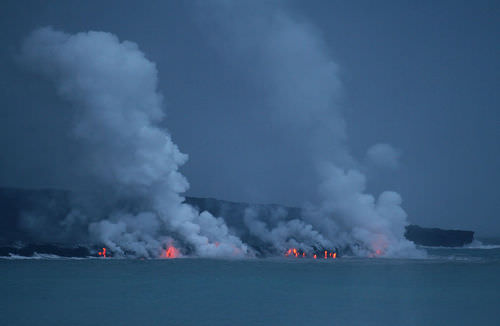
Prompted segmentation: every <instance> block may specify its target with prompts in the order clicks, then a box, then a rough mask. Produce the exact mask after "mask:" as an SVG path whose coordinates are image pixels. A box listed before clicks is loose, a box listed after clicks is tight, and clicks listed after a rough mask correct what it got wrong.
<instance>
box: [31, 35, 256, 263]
mask: <svg viewBox="0 0 500 326" xmlns="http://www.w3.org/2000/svg"><path fill="white" fill-rule="evenodd" d="M22 59H23V60H24V62H25V63H26V64H27V65H29V66H30V67H31V68H32V69H33V70H35V71H37V72H40V73H41V74H42V75H44V76H46V77H48V78H49V79H50V80H52V81H54V82H55V85H56V87H57V92H58V94H59V95H60V96H61V97H62V98H63V99H65V100H66V101H67V102H68V110H71V111H72V116H73V123H74V125H73V126H72V128H71V137H73V138H74V139H75V141H76V144H77V146H78V149H77V151H76V152H77V162H78V169H79V173H80V174H81V175H83V176H84V177H85V178H87V179H88V180H89V181H88V182H89V183H90V184H91V185H92V187H93V189H94V190H101V192H100V193H102V194H104V198H101V199H102V201H106V200H108V201H109V200H113V201H115V202H116V201H120V200H122V201H127V200H132V199H133V200H137V199H138V198H139V199H141V200H143V201H145V202H147V203H148V204H147V205H145V206H147V207H148V209H144V210H138V211H137V212H134V213H130V212H127V211H126V210H123V211H120V210H114V211H112V212H110V213H109V214H107V215H106V216H102V215H96V216H85V217H81V216H80V217H79V218H78V220H87V222H88V225H89V226H88V232H89V235H90V238H91V240H92V241H94V242H101V243H104V244H105V245H107V246H108V247H110V248H111V249H113V251H114V252H116V253H132V254H135V255H141V256H148V257H149V256H153V257H155V256H158V255H159V253H160V250H161V247H162V245H164V244H166V243H167V242H171V241H173V240H176V241H181V242H183V243H185V244H186V245H187V246H188V247H191V248H193V250H194V253H195V254H196V255H200V256H218V255H245V254H247V253H248V248H247V247H246V245H244V244H243V243H242V242H241V241H240V240H239V239H238V238H237V237H235V236H234V235H232V234H231V232H230V231H229V230H228V228H227V226H226V225H225V223H224V220H223V219H221V218H216V217H214V216H212V215H211V214H209V213H208V212H202V213H201V214H200V213H199V212H198V211H197V210H196V209H194V208H193V207H191V206H189V205H187V204H185V203H183V200H184V198H183V197H182V196H181V193H183V192H185V191H186V190H187V189H188V187H189V184H188V182H187V180H186V179H185V178H184V176H183V175H182V174H181V173H180V172H179V171H178V168H179V166H181V165H182V164H184V163H185V162H186V160H187V155H185V154H183V153H181V152H180V151H179V149H178V148H177V146H176V145H175V144H174V143H173V142H172V139H171V137H170V135H169V134H168V133H167V132H165V131H164V130H162V129H160V128H159V127H158V126H157V124H158V123H159V122H160V121H161V120H162V119H163V118H164V114H163V111H162V96H161V95H160V94H159V93H158V91H157V70H156V66H155V65H154V63H152V62H150V61H149V60H147V59H146V58H145V56H144V54H143V53H142V52H141V51H140V50H139V48H138V46H137V45H136V44H135V43H132V42H129V41H123V42H120V41H119V40H118V38H117V37H116V36H114V35H112V34H110V33H104V32H88V33H78V34H74V35H70V34H66V33H63V32H60V31H56V30H54V29H52V28H41V29H38V30H35V31H34V32H33V33H32V34H31V35H30V36H29V37H28V38H27V39H26V41H25V42H24V45H23V48H22ZM75 216H79V214H77V213H73V214H71V216H68V217H67V218H66V220H65V221H64V223H65V226H66V227H68V228H70V227H71V226H72V224H73V221H74V219H75Z"/></svg>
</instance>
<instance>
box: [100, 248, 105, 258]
mask: <svg viewBox="0 0 500 326" xmlns="http://www.w3.org/2000/svg"><path fill="white" fill-rule="evenodd" d="M98 254H99V256H102V257H104V258H106V248H102V251H99V252H98Z"/></svg>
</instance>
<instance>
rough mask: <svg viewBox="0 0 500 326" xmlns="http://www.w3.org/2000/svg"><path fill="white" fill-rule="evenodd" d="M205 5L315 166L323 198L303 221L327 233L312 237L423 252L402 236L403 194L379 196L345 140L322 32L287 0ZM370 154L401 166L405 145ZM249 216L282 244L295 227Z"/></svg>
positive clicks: (224, 41) (228, 53)
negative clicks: (272, 224)
mask: <svg viewBox="0 0 500 326" xmlns="http://www.w3.org/2000/svg"><path fill="white" fill-rule="evenodd" d="M199 7H200V8H201V9H202V11H200V12H201V13H202V14H200V15H199V16H200V21H201V24H203V25H204V27H207V26H208V27H209V28H204V30H205V31H208V32H207V35H208V37H209V38H210V39H211V40H212V43H213V45H214V48H215V49H216V50H217V51H220V53H221V55H222V56H224V57H225V58H226V59H227V60H228V61H230V62H232V63H233V65H234V67H235V68H236V69H238V67H239V66H240V64H239V62H244V63H245V64H244V65H243V66H241V67H239V68H240V69H241V70H242V72H247V71H251V72H252V74H253V76H252V80H253V82H254V85H255V87H259V85H262V84H263V85H264V86H265V88H266V92H265V93H266V94H268V96H267V97H266V103H267V112H264V114H267V115H268V116H269V119H272V120H273V122H274V124H276V125H278V126H281V127H282V128H283V133H284V134H286V135H288V139H289V140H290V142H293V145H294V147H296V148H298V149H299V152H300V153H301V154H302V155H303V156H306V157H307V156H308V157H310V159H311V162H310V164H311V166H316V169H317V176H318V179H319V180H321V182H320V185H319V186H318V189H319V190H318V194H319V199H320V200H319V203H317V204H315V205H310V207H309V209H308V211H307V213H306V214H305V215H304V216H303V219H304V220H305V222H302V221H300V223H302V224H303V226H302V228H304V230H306V229H307V230H310V231H311V232H312V233H314V232H316V231H314V230H319V231H320V232H321V233H322V234H323V235H321V234H319V233H314V235H313V234H311V239H313V240H312V242H323V241H324V239H325V238H326V239H327V240H328V241H329V242H330V243H333V244H335V245H338V246H341V247H342V246H350V247H351V249H353V250H354V251H355V253H356V254H360V255H371V254H373V253H374V252H378V253H380V254H382V255H385V256H400V255H402V256H408V255H410V256H419V255H421V253H420V252H418V251H417V250H416V248H415V246H414V245H413V244H412V243H410V242H409V241H407V240H406V239H404V237H403V234H404V226H405V225H406V224H408V222H407V220H406V217H407V215H406V213H405V211H404V210H403V209H402V207H401V203H402V199H401V196H399V194H397V193H395V192H392V191H386V192H383V193H382V194H380V196H379V197H378V199H377V200H375V198H374V196H372V195H370V194H367V193H365V191H366V180H365V179H366V178H365V176H364V175H363V174H362V173H361V172H360V171H359V168H358V166H359V163H357V162H356V160H355V159H354V158H352V157H351V155H350V154H349V152H348V150H347V148H346V145H345V141H346V132H345V122H344V119H343V117H342V112H341V107H340V105H338V98H339V97H340V95H341V94H340V91H341V83H340V78H339V75H338V65H337V64H336V63H335V62H334V61H333V60H332V58H331V56H330V55H329V53H328V49H327V46H326V44H325V43H324V42H323V40H322V39H321V37H320V36H319V33H318V32H317V31H316V30H315V29H314V28H313V27H312V26H310V25H309V24H308V23H307V22H305V21H304V20H303V19H302V20H301V19H300V18H297V17H296V16H294V15H292V14H291V13H290V12H288V11H287V9H286V8H285V6H284V5H282V3H272V4H265V5H261V6H258V7H257V6H249V4H248V3H246V2H231V1H211V2H208V3H207V2H199ZM214 30H215V31H216V32H215V33H214V32H212V31H214ZM247 65H250V66H251V68H249V67H248V66H247ZM369 154H370V158H371V159H372V160H375V161H376V162H377V163H380V165H382V163H385V165H389V166H392V167H396V166H397V156H398V155H399V153H398V152H396V151H395V150H394V149H393V148H392V147H391V146H390V145H388V144H378V145H376V146H374V147H373V148H372V149H371V151H370V152H369ZM389 156H390V157H389ZM298 178H300V176H299V177H298ZM246 221H247V225H249V226H250V229H251V230H252V232H253V233H254V234H259V235H260V236H261V237H264V238H271V239H269V241H271V242H273V243H277V244H279V245H282V244H283V243H284V238H286V237H283V233H284V232H283V229H287V230H288V232H290V233H289V234H292V233H293V232H294V230H296V228H294V227H292V225H289V224H280V225H279V226H278V227H277V228H275V229H273V230H268V229H266V226H265V225H263V224H259V222H255V223H257V225H254V224H253V223H254V222H252V221H253V220H252V219H251V218H248V219H247V220H246ZM309 242H311V240H310V241H309ZM353 244H355V245H353Z"/></svg>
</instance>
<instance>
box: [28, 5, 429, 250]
mask: <svg viewBox="0 0 500 326" xmlns="http://www.w3.org/2000/svg"><path fill="white" fill-rule="evenodd" d="M199 8H200V10H201V11H200V12H201V13H202V15H200V16H202V17H203V18H202V24H208V25H210V26H212V27H213V28H211V29H210V30H212V31H213V30H215V31H217V33H214V34H209V35H207V36H208V38H209V39H210V40H212V42H213V43H214V45H215V48H216V49H217V50H218V51H220V52H221V55H223V56H225V57H226V58H227V59H228V61H229V62H233V64H234V69H241V67H238V65H237V64H236V62H240V61H242V62H245V63H246V65H245V67H244V69H243V70H242V72H244V75H248V76H250V78H252V80H253V82H254V83H255V87H256V89H260V90H262V91H263V93H262V94H265V95H263V103H264V106H263V108H261V110H262V112H261V113H262V114H263V115H264V116H265V117H266V119H268V120H270V121H272V122H273V125H274V126H276V130H275V132H276V133H277V134H280V137H281V138H282V139H286V140H287V142H288V144H286V146H290V145H293V146H294V147H295V148H296V152H297V153H299V154H300V156H301V159H303V160H307V165H306V166H307V167H314V171H316V172H315V175H316V177H315V178H309V179H308V180H307V183H306V184H314V183H316V184H315V188H316V189H317V200H316V201H315V202H313V203H311V204H309V205H307V207H306V208H305V209H304V210H302V211H301V212H302V213H301V215H302V216H300V217H298V218H296V217H294V218H292V217H290V216H287V212H286V211H281V210H277V211H275V212H274V213H273V214H271V216H268V217H266V218H263V217H262V216H261V215H260V214H259V212H258V211H257V210H255V209H252V208H248V209H247V210H246V211H245V213H244V217H243V221H242V222H243V223H242V227H243V228H244V229H245V230H233V229H230V228H229V227H228V225H227V224H226V222H225V221H224V219H223V218H221V217H215V216H213V215H211V214H210V213H208V212H206V211H204V212H201V213H200V212H199V211H198V210H197V209H196V208H194V207H193V206H191V205H188V204H186V203H185V202H184V197H183V196H182V193H184V192H185V191H187V189H188V188H189V184H188V182H187V180H186V178H185V177H184V176H183V175H182V174H181V173H180V172H179V167H180V166H182V165H183V164H184V163H185V162H186V161H187V155H185V154H183V153H182V152H181V151H180V150H179V149H178V147H177V146H176V145H175V144H174V143H173V141H172V138H171V136H170V135H169V134H168V133H167V132H166V131H165V130H163V129H161V128H160V127H159V126H158V125H159V123H160V122H162V121H163V119H164V113H163V110H162V106H163V104H162V101H163V100H162V96H161V94H159V93H158V91H157V69H156V67H155V65H154V63H152V62H150V61H149V60H148V59H146V58H145V56H144V54H143V53H142V52H141V51H140V50H139V48H138V46H137V45H136V44H135V43H132V42H129V41H123V42H120V41H119V39H118V38H117V37H116V36H114V35H112V34H110V33H104V32H88V33H78V34H73V35H70V34H66V33H63V32H60V31H56V30H53V29H51V28H42V29H38V30H36V31H34V32H33V33H32V34H31V35H30V36H29V37H28V38H27V39H26V41H25V43H24V45H23V47H22V55H21V58H22V61H23V62H24V63H25V64H26V65H27V66H29V67H31V69H32V70H34V71H36V72H38V73H40V74H42V75H43V76H45V77H46V78H48V79H50V80H51V81H53V82H54V83H55V86H56V89H57V93H58V95H59V96H60V97H61V98H63V99H64V100H65V101H66V103H67V106H68V110H69V111H70V112H71V114H70V116H71V121H72V125H71V126H70V132H69V135H66V136H68V137H70V138H71V139H72V140H73V142H74V144H75V148H73V149H72V150H71V152H72V153H74V155H75V156H76V157H75V160H74V161H75V162H76V163H75V165H76V166H75V168H76V170H77V171H78V174H79V175H80V176H82V177H83V178H80V179H78V180H82V179H83V180H85V181H84V183H85V187H84V188H86V189H89V193H91V195H89V196H88V197H85V196H81V197H78V198H76V199H75V200H74V201H73V205H72V209H71V212H70V213H69V214H68V215H66V216H65V218H64V219H63V220H62V221H59V222H58V224H57V228H56V229H57V230H58V232H61V233H62V235H60V236H59V237H58V238H64V236H66V237H70V236H72V235H75V234H78V235H79V236H78V237H80V238H86V240H87V241H89V242H90V243H93V244H100V243H102V244H105V245H106V246H107V247H108V248H109V249H111V251H112V252H113V253H115V254H117V255H133V256H143V257H159V256H160V254H161V252H162V250H163V249H165V248H166V247H167V246H171V245H172V244H174V245H175V246H176V247H178V248H182V251H183V253H184V254H189V255H197V256H203V257H214V256H252V255H254V250H253V249H252V248H251V247H250V246H249V245H247V244H245V243H244V242H243V241H242V240H241V239H240V238H239V237H238V236H236V234H244V233H247V234H250V235H251V236H253V237H256V238H258V239H259V240H260V241H261V242H264V243H266V244H268V245H270V246H271V247H272V250H271V251H272V252H274V253H279V252H283V251H284V250H286V249H288V248H290V247H293V248H299V249H301V250H303V251H313V250H316V249H318V248H334V247H335V248H348V249H349V250H350V251H351V252H352V253H354V254H356V255H361V256H372V255H379V256H387V257H401V256H405V257H407V256H419V255H421V253H420V252H419V251H417V250H416V249H415V246H414V245H413V244H412V243H410V242H408V241H407V240H405V239H404V237H403V233H404V227H405V225H406V224H408V223H407V220H406V217H407V216H406V213H405V211H404V210H403V208H402V207H401V203H402V199H401V197H400V196H399V194H397V193H395V192H391V191H386V192H383V193H382V194H380V195H379V196H378V198H377V199H375V197H374V196H372V195H370V194H367V193H366V178H365V176H364V175H363V174H362V173H361V172H360V171H359V170H360V169H359V166H360V164H359V163H357V162H356V160H355V159H354V158H353V157H352V156H351V155H350V153H349V151H348V149H347V146H346V130H345V121H344V119H343V117H342V112H341V107H340V105H338V99H339V97H340V90H341V83H340V78H339V75H338V66H337V64H336V63H335V62H334V61H333V60H332V59H331V57H330V55H329V54H328V51H327V49H326V47H325V45H324V43H323V41H322V39H321V38H320V37H319V36H318V33H317V32H316V31H315V30H314V29H313V28H312V27H311V26H309V25H307V24H306V23H304V22H298V21H297V20H296V19H294V18H292V16H291V15H290V14H289V13H287V11H286V10H285V9H284V8H282V7H281V6H279V5H271V6H267V5H264V6H262V7H258V8H256V9H255V7H252V8H254V10H247V9H248V8H247V5H246V4H244V3H236V4H235V3H230V2H210V3H206V2H203V3H200V5H199ZM383 147H384V148H382V149H387V148H390V149H391V147H390V146H389V145H384V146H383ZM377 149H378V150H377ZM370 153H371V154H370ZM387 153H388V152H387V151H386V150H383V151H381V150H380V145H377V146H375V147H374V150H370V151H369V156H370V157H371V159H372V160H374V161H375V159H377V160H378V161H380V162H390V163H394V162H397V160H396V156H395V155H392V154H394V153H392V152H391V153H390V154H391V155H392V157H389V158H388V157H387V156H391V155H389V154H387ZM298 178H299V177H298ZM318 180H319V182H317V181H318ZM75 182H80V181H77V179H75ZM77 188H78V187H77ZM36 219H38V221H36ZM34 220H35V222H33V221H34ZM26 221H27V222H26V225H33V226H35V227H36V228H40V227H41V225H43V224H44V223H45V224H49V221H45V220H44V218H43V217H40V216H28V217H27V218H26ZM228 221H229V219H228ZM82 234H84V235H83V236H82Z"/></svg>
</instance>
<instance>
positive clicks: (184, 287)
mask: <svg viewBox="0 0 500 326" xmlns="http://www.w3.org/2000/svg"><path fill="white" fill-rule="evenodd" d="M490 248H491V249H439V248H434V249H427V250H429V258H428V259H416V260H408V259H367V258H343V259H337V260H335V261H334V260H328V261H324V260H319V261H318V260H317V261H313V260H295V259H286V258H273V259H243V260H225V259H192V258H184V259H174V260H131V259H98V258H97V259H78V260H76V259H12V258H10V259H0V279H2V282H0V293H2V295H1V296H0V324H1V325H6V326H10V325H12V326H14V325H15V326H24V325H30V326H36V325H75V326H79V325H124V326H127V325H185V326H186V325H385V326H391V325H395V326H396V325H398V326H399V325H454V326H455V325H492V326H493V325H498V324H499V323H500V317H499V314H498V313H497V311H498V303H499V302H500V291H499V289H500V249H498V247H496V248H495V247H490Z"/></svg>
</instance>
